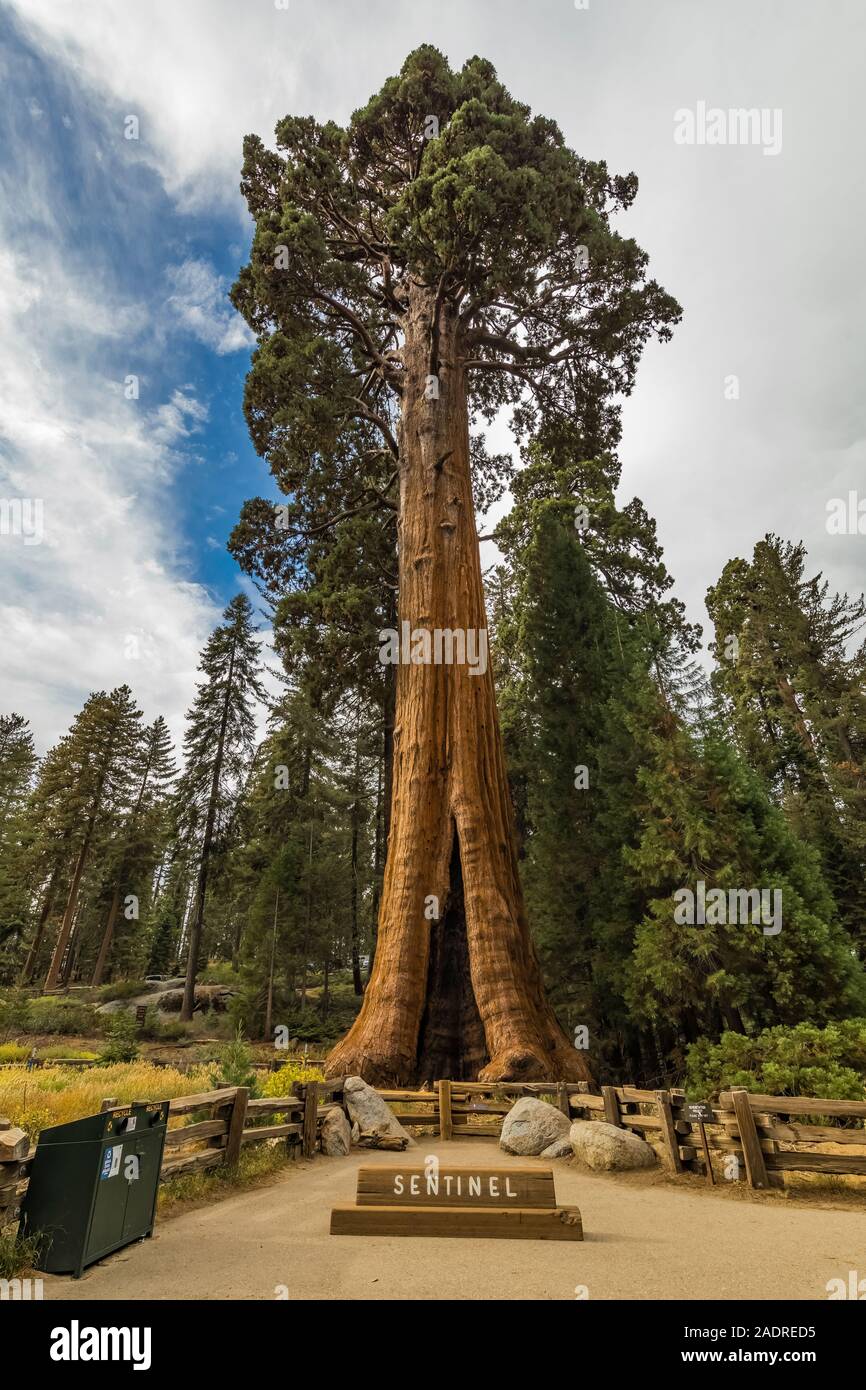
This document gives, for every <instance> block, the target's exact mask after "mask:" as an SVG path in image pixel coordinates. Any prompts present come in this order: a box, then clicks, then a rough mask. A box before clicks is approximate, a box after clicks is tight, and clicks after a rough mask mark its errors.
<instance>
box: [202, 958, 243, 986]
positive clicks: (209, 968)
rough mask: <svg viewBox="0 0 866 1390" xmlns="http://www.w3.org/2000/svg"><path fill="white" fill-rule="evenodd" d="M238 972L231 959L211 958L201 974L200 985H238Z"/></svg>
mask: <svg viewBox="0 0 866 1390" xmlns="http://www.w3.org/2000/svg"><path fill="white" fill-rule="evenodd" d="M238 979H239V976H238V972H237V971H236V970H235V968H234V966H233V965H232V963H231V961H229V960H209V961H208V963H207V965H206V966H205V968H204V970H202V972H201V974H200V975H199V981H198V982H199V984H200V985H236V984H237V983H238Z"/></svg>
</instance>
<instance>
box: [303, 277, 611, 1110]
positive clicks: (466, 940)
mask: <svg viewBox="0 0 866 1390" xmlns="http://www.w3.org/2000/svg"><path fill="white" fill-rule="evenodd" d="M406 319H407V321H406V339H405V347H404V364H405V375H404V382H405V385H404V391H403V402H402V415H401V423H400V434H399V454H400V512H399V531H398V544H399V563H400V612H399V617H400V626H401V649H400V662H399V665H398V669H397V710H396V720H395V729H394V769H393V798H392V809H391V831H390V837H389V841H388V853H387V859H386V864H385V879H384V884H383V891H382V901H381V904H380V911H379V930H378V940H377V945H376V958H375V964H374V967H373V973H372V975H371V978H370V982H369V984H368V986H367V991H366V994H365V996H364V1003H363V1005H362V1008H361V1012H360V1014H359V1016H358V1018H357V1020H356V1021H355V1024H354V1025H353V1027H352V1029H351V1030H350V1032H349V1033H348V1034H347V1036H346V1037H345V1038H344V1039H343V1041H342V1042H341V1043H339V1044H338V1046H337V1047H336V1048H335V1049H334V1051H333V1052H332V1054H331V1056H330V1058H329V1059H328V1070H329V1072H330V1074H331V1075H349V1074H358V1075H361V1076H363V1077H365V1078H366V1079H367V1080H368V1081H371V1082H373V1083H377V1084H390V1085H406V1084H411V1083H414V1082H418V1081H422V1080H426V1079H437V1078H439V1077H443V1076H444V1077H448V1076H450V1077H452V1078H455V1079H464V1080H465V1079H468V1078H469V1077H474V1076H480V1077H481V1079H483V1080H508V1079H514V1080H520V1079H533V1078H545V1077H558V1078H564V1079H569V1080H586V1079H589V1076H590V1072H589V1067H588V1065H587V1063H586V1061H585V1059H584V1057H583V1056H582V1055H581V1054H580V1053H579V1052H577V1051H575V1049H574V1048H573V1047H571V1045H570V1044H569V1042H568V1040H567V1038H566V1036H565V1034H564V1033H563V1032H562V1030H561V1029H560V1027H559V1024H558V1023H557V1021H556V1018H555V1017H554V1014H553V1011H552V1009H551V1008H550V1005H549V1004H548V1003H547V1000H546V998H545V995H544V990H543V986H542V982H541V974H540V970H539V966H538V961H537V958H536V955H535V952H534V949H533V947H532V943H531V941H530V937H529V931H528V927H527V922H526V918H525V915H524V910H523V901H522V895H521V889H520V882H519V878H518V871H517V854H516V849H515V841H514V832H513V825H512V811H511V802H510V797H509V791H508V783H507V779H506V774H505V762H504V756H503V751H502V743H501V738H500V734H499V725H498V719H497V714H496V700H495V693H494V686H493V676H492V672H491V669H490V664H489V661H486V660H485V659H484V658H485V656H486V651H487V647H486V642H487V621H486V615H485V607H484V595H483V589H482V582H481V563H480V557H479V548H478V538H477V532H476V526H475V515H474V507H473V501H472V482H471V475H470V461H469V422H468V411H467V399H466V384H465V380H464V375H463V370H462V367H461V366H460V343H459V338H458V335H459V326H458V320H457V315H456V313H455V311H454V310H453V309H451V308H450V307H449V306H448V305H442V306H440V307H439V308H437V305H436V297H435V294H434V292H433V291H432V290H431V289H427V288H422V287H418V286H413V288H412V290H411V291H410V300H409V304H408V309H407V316H406ZM434 319H438V322H436V323H434ZM406 624H408V625H409V627H410V628H411V629H412V630H415V631H423V632H426V634H428V636H427V638H426V641H425V639H423V638H418V639H417V640H416V642H413V644H412V651H411V652H409V651H407V650H406V648H405V645H404V644H403V642H402V631H403V629H404V628H405V625H406ZM437 632H438V633H440V634H443V635H444V636H443V639H442V641H441V645H440V647H439V649H438V650H439V655H441V657H442V658H443V659H442V660H441V661H437V660H436V656H437V643H436V641H435V636H436V634H437ZM452 635H455V638H456V640H454V643H453V647H452V649H451V650H452V655H455V653H456V656H457V658H458V659H457V660H455V661H452V663H451V664H448V663H447V656H448V651H449V639H450V638H451V637H452ZM461 641H462V642H465V647H466V657H467V659H466V660H464V661H462V662H461V661H460V660H459V657H460V650H461V649H460V642H461ZM422 642H424V646H425V648H426V645H427V643H429V651H428V650H426V649H422ZM473 644H474V645H473ZM411 655H414V656H415V658H416V660H415V661H412V660H410V659H409V658H410V656H411ZM470 656H471V658H472V659H473V660H474V663H475V664H474V665H473V664H469V658H470Z"/></svg>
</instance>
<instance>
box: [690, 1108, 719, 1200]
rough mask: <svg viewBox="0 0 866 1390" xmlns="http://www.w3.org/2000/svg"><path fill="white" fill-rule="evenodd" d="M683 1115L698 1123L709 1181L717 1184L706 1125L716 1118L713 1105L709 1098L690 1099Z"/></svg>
mask: <svg viewBox="0 0 866 1390" xmlns="http://www.w3.org/2000/svg"><path fill="white" fill-rule="evenodd" d="M683 1115H684V1117H685V1119H687V1120H688V1121H690V1123H691V1124H693V1125H697V1127H698V1133H699V1134H700V1136H701V1148H702V1149H703V1151H704V1167H705V1168H706V1178H707V1182H708V1183H710V1184H711V1185H712V1186H715V1182H716V1175H715V1173H714V1172H713V1160H712V1158H711V1157H710V1146H709V1143H708V1141H707V1131H706V1129H705V1128H704V1126H705V1125H711V1124H712V1123H713V1121H714V1119H715V1116H714V1114H713V1107H712V1106H711V1105H710V1103H709V1101H707V1100H693V1101H688V1102H687V1104H686V1105H685V1106H684V1107H683Z"/></svg>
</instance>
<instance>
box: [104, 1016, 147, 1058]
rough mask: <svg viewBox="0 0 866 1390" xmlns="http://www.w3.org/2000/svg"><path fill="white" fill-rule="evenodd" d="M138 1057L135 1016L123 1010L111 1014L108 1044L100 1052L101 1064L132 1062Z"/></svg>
mask: <svg viewBox="0 0 866 1390" xmlns="http://www.w3.org/2000/svg"><path fill="white" fill-rule="evenodd" d="M137 1056H138V1027H137V1025H136V1022H135V1015H134V1014H131V1013H128V1012H127V1011H126V1010H124V1011H123V1012H122V1013H117V1014H112V1015H111V1023H110V1025H109V1028H108V1042H107V1044H106V1046H105V1047H104V1048H103V1050H102V1057H101V1060H102V1061H103V1062H134V1061H135V1059H136V1057H137Z"/></svg>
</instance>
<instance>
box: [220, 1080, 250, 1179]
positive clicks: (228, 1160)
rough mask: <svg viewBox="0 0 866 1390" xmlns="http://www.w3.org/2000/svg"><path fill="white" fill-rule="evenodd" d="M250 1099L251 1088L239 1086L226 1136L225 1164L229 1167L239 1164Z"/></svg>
mask: <svg viewBox="0 0 866 1390" xmlns="http://www.w3.org/2000/svg"><path fill="white" fill-rule="evenodd" d="M249 1098H250V1088H249V1086H238V1088H237V1090H236V1091H235V1098H234V1101H233V1103H232V1108H231V1112H230V1116H229V1127H228V1133H227V1135H226V1149H225V1157H224V1159H223V1162H224V1163H225V1164H227V1165H231V1164H235V1163H237V1161H238V1159H239V1158H240V1156H241V1144H242V1143H243V1133H244V1125H245V1124H246V1119H247V1101H248V1100H249Z"/></svg>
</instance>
